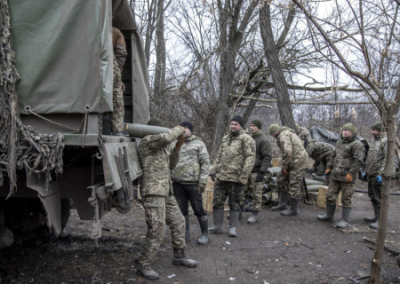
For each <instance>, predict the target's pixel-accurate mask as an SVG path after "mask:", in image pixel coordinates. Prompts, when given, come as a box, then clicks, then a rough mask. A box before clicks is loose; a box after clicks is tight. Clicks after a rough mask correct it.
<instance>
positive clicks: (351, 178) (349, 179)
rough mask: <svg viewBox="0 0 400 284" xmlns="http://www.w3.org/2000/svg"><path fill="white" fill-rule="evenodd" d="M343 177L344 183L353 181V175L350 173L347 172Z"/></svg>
mask: <svg viewBox="0 0 400 284" xmlns="http://www.w3.org/2000/svg"><path fill="white" fill-rule="evenodd" d="M345 179H346V183H351V182H352V181H353V177H352V176H351V174H347V175H346V177H345Z"/></svg>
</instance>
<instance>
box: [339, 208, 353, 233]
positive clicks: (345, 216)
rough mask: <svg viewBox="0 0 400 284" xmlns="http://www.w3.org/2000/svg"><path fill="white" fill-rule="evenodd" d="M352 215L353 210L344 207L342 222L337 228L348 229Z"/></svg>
mask: <svg viewBox="0 0 400 284" xmlns="http://www.w3.org/2000/svg"><path fill="white" fill-rule="evenodd" d="M350 213H351V208H348V207H343V208H342V220H340V222H339V223H337V224H336V227H338V228H341V229H344V228H346V227H347V225H348V224H349V223H348V222H349V219H350Z"/></svg>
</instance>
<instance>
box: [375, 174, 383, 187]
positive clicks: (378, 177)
mask: <svg viewBox="0 0 400 284" xmlns="http://www.w3.org/2000/svg"><path fill="white" fill-rule="evenodd" d="M376 182H377V183H378V185H381V184H382V177H381V176H376Z"/></svg>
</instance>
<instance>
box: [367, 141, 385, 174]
mask: <svg viewBox="0 0 400 284" xmlns="http://www.w3.org/2000/svg"><path fill="white" fill-rule="evenodd" d="M386 152H387V138H386V133H381V135H379V137H376V138H375V140H374V142H372V144H371V145H370V146H369V150H368V155H367V161H366V163H365V171H366V172H367V174H368V175H369V176H374V175H382V172H383V169H384V168H385V164H386Z"/></svg>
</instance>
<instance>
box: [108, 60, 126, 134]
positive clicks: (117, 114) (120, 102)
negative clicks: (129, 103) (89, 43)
mask: <svg viewBox="0 0 400 284" xmlns="http://www.w3.org/2000/svg"><path fill="white" fill-rule="evenodd" d="M113 64H114V70H113V74H114V82H113V112H112V113H111V114H110V123H111V132H121V131H124V114H125V110H124V94H123V92H122V76H121V71H120V70H119V67H118V63H117V60H116V58H115V55H114V61H113Z"/></svg>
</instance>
